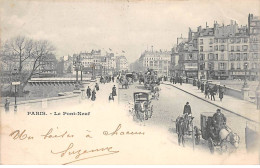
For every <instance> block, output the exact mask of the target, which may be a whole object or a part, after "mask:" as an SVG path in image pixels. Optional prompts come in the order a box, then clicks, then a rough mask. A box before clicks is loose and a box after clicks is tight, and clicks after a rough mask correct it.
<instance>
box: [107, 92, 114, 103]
mask: <svg viewBox="0 0 260 168" xmlns="http://www.w3.org/2000/svg"><path fill="white" fill-rule="evenodd" d="M111 100H113V101H114V96H113V94H112V93H110V95H109V96H108V101H109V102H110V101H111Z"/></svg>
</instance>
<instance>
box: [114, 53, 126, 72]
mask: <svg viewBox="0 0 260 168" xmlns="http://www.w3.org/2000/svg"><path fill="white" fill-rule="evenodd" d="M116 70H117V71H128V61H127V59H126V57H125V56H123V55H122V56H117V57H116Z"/></svg>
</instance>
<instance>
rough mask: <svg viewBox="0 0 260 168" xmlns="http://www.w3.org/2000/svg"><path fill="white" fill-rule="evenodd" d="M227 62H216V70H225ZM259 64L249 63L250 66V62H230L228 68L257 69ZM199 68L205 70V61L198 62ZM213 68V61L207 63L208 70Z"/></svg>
mask: <svg viewBox="0 0 260 168" xmlns="http://www.w3.org/2000/svg"><path fill="white" fill-rule="evenodd" d="M227 65H228V64H227V63H223V62H221V63H218V70H227ZM259 66H260V65H259V63H252V64H251V66H250V64H249V63H246V62H245V63H243V64H241V63H239V62H238V63H236V64H235V63H231V64H230V69H231V70H235V69H237V70H239V69H242V68H243V69H250V68H251V69H257V68H258V67H259ZM199 68H200V70H205V69H206V68H205V63H203V64H200V66H199ZM214 69H215V68H214V63H208V70H214Z"/></svg>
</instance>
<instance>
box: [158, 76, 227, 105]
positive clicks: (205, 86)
mask: <svg viewBox="0 0 260 168" xmlns="http://www.w3.org/2000/svg"><path fill="white" fill-rule="evenodd" d="M163 79H164V81H167V77H163ZM170 82H171V83H172V84H177V83H179V84H180V85H182V83H183V82H186V83H188V82H189V81H188V78H186V80H184V78H183V77H181V76H176V77H174V76H173V77H171V78H170ZM193 86H197V87H198V90H200V91H201V93H204V95H205V99H206V98H207V99H210V100H212V101H215V100H216V99H215V95H218V97H219V99H220V101H222V99H223V97H224V94H225V91H226V86H225V85H224V86H220V85H216V84H215V85H213V86H212V84H209V82H208V81H205V82H204V81H200V80H195V79H193Z"/></svg>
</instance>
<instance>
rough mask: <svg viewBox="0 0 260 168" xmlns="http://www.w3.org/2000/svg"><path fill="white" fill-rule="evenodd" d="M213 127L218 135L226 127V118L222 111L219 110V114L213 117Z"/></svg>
mask: <svg viewBox="0 0 260 168" xmlns="http://www.w3.org/2000/svg"><path fill="white" fill-rule="evenodd" d="M212 121H213V125H214V128H215V131H216V134H217V135H218V133H219V131H220V130H221V129H222V128H224V127H225V125H226V121H227V119H226V117H225V116H224V114H222V113H221V111H220V109H217V112H216V113H215V114H214V115H213V117H212Z"/></svg>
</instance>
